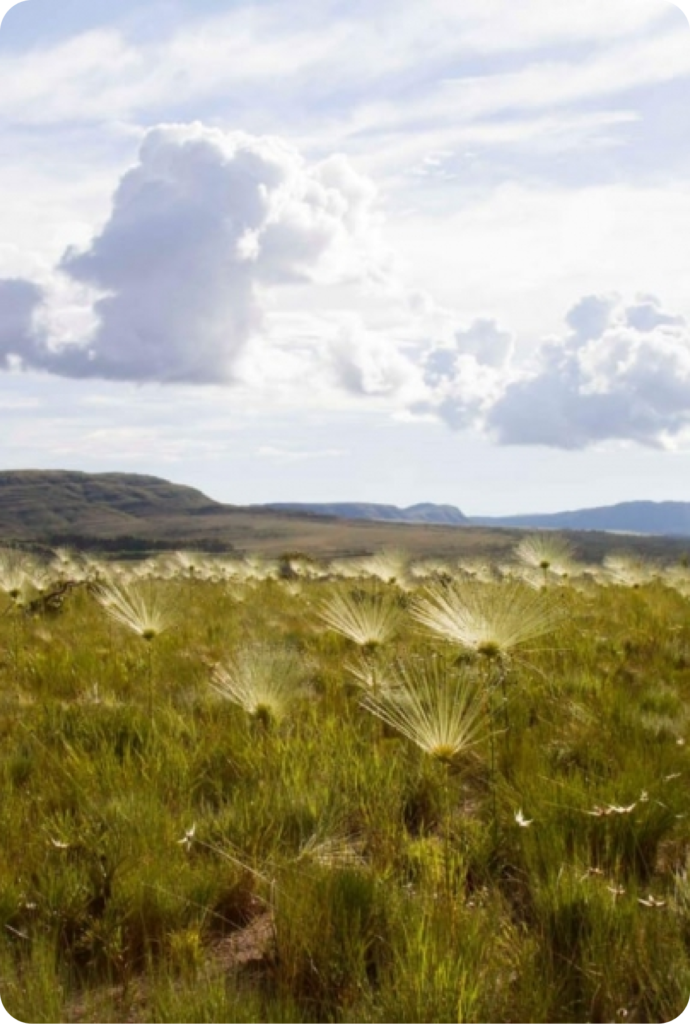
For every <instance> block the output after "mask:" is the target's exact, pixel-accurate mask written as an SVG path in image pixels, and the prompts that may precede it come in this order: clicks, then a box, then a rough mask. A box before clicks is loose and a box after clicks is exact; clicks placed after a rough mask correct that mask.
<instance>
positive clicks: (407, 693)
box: [362, 657, 483, 762]
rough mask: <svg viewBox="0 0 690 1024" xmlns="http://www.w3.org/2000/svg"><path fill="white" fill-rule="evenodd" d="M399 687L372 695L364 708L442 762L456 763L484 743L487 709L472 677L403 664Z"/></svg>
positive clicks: (426, 663) (431, 664) (437, 665)
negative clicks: (483, 724) (470, 750)
mask: <svg viewBox="0 0 690 1024" xmlns="http://www.w3.org/2000/svg"><path fill="white" fill-rule="evenodd" d="M396 682H397V683H398V685H397V686H396V687H395V688H388V689H382V690H379V691H378V692H376V693H368V694H367V695H366V696H365V697H364V699H363V700H362V707H364V708H366V709H367V710H368V711H371V713H372V714H373V715H376V717H377V718H380V719H381V720H382V721H384V722H386V723H387V724H388V725H390V726H392V727H393V728H394V729H397V731H398V732H400V733H402V734H403V736H406V737H407V738H408V739H409V740H411V741H412V742H413V743H416V745H417V746H418V747H420V748H421V749H422V750H423V751H425V753H427V754H429V755H430V756H431V757H433V758H436V759H437V760H439V761H445V762H451V761H454V760H455V759H456V758H457V757H458V756H459V755H461V754H462V753H464V752H465V751H467V750H469V749H471V748H472V747H474V746H475V745H476V744H477V743H478V742H479V741H480V739H481V734H482V713H483V706H482V702H481V699H480V696H479V694H478V692H477V689H476V683H475V680H474V678H473V677H471V676H470V675H468V674H467V672H466V671H461V670H458V669H451V668H450V667H449V666H448V665H447V664H446V662H445V661H444V660H443V659H441V658H433V657H432V658H425V659H421V660H419V661H415V662H411V663H409V664H406V665H403V664H398V667H397V679H396Z"/></svg>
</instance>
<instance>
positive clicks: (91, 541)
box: [0, 470, 690, 561]
mask: <svg viewBox="0 0 690 1024" xmlns="http://www.w3.org/2000/svg"><path fill="white" fill-rule="evenodd" d="M636 506H639V508H640V509H641V510H642V511H643V512H644V511H646V519H645V520H644V522H642V521H641V519H640V517H637V518H635V516H631V515H627V516H626V515H623V516H621V515H618V516H617V517H616V516H614V518H613V519H610V518H606V516H604V518H597V516H598V515H599V514H600V513H607V512H609V511H614V510H607V509H592V510H590V511H591V513H592V514H593V515H594V516H595V518H594V519H592V518H588V513H587V512H582V513H580V512H572V513H563V514H562V516H534V517H529V516H517V517H515V518H514V519H510V520H496V519H489V520H482V521H480V524H479V525H477V520H473V519H470V518H468V517H466V516H465V515H463V513H462V512H460V510H459V509H457V508H455V507H454V506H452V505H434V504H421V505H413V506H412V507H411V508H406V509H398V508H396V506H394V505H375V504H374V505H365V504H358V503H352V504H350V503H348V504H342V503H335V504H332V505H299V504H294V503H291V504H287V505H286V504H283V505H279V506H277V507H276V506H272V507H267V506H250V507H247V506H244V507H243V506H241V505H224V504H221V503H220V502H217V501H213V500H212V499H211V498H209V497H207V496H206V495H205V494H202V493H201V491H197V490H195V489H194V488H193V487H186V486H183V485H181V484H174V483H170V482H169V481H167V480H162V479H160V478H159V477H154V476H143V475H139V474H136V473H78V472H73V471H71V470H64V471H58V470H51V471H43V470H14V471H10V470H6V471H4V472H0V546H1V545H3V544H8V543H24V544H31V545H36V544H37V545H39V546H43V547H53V548H54V547H56V546H57V545H61V544H64V545H66V546H72V547H78V548H84V549H95V550H100V551H109V552H113V553H117V554H123V553H130V554H137V553H144V552H147V551H158V550H162V549H165V548H184V547H196V548H201V549H203V550H208V551H236V552H257V553H259V554H265V555H270V556H276V555H283V554H286V553H298V552H303V553H305V554H309V555H313V556H317V557H325V558H330V557H334V556H337V555H357V554H364V553H366V552H372V551H379V550H381V549H382V548H386V547H388V548H399V549H403V550H405V551H407V552H408V553H409V554H410V555H411V556H416V557H424V556H427V555H434V556H439V557H448V558H459V557H488V558H504V557H509V555H510V552H511V551H512V550H513V549H514V547H515V545H516V544H517V542H518V541H519V539H520V538H521V536H522V530H523V529H524V528H525V527H527V528H537V527H543V528H550V529H553V528H557V529H564V528H567V529H572V530H573V531H574V532H572V534H571V540H572V541H573V542H574V544H575V546H576V549H577V551H578V555H579V556H580V557H582V558H583V559H585V560H590V559H591V560H594V561H596V560H598V559H600V558H601V557H603V555H604V554H606V552H607V551H610V550H611V549H612V548H620V547H621V546H624V547H625V548H626V549H628V550H633V551H638V552H639V553H640V554H643V555H649V556H651V557H663V558H667V557H668V558H677V557H681V556H683V555H685V552H686V550H687V541H685V540H684V539H683V537H687V536H689V535H690V522H689V521H688V510H690V505H684V504H683V503H675V505H674V504H673V503H664V504H662V505H654V504H653V503H652V502H639V503H637V502H635V503H632V506H629V505H626V506H617V508H618V509H623V510H626V509H629V508H630V507H632V508H633V509H634V508H635V507H636ZM673 509H675V517H674V516H671V515H670V513H669V510H673ZM382 510H383V511H382ZM336 512H337V513H338V515H336ZM681 512H684V513H685V517H686V518H685V519H682V516H681V515H680V513H681ZM326 513H328V514H326ZM654 514H656V518H654ZM659 514H661V515H662V516H664V515H665V516H666V518H659ZM346 517H347V518H346ZM563 517H565V518H563ZM572 517H576V518H572ZM577 517H583V518H577ZM643 518H644V517H643ZM603 529H606V530H609V529H613V530H628V531H631V532H634V533H652V532H656V531H658V532H659V533H662V532H663V531H665V530H667V531H668V533H669V534H676V535H677V536H675V537H674V536H645V537H642V536H629V537H625V539H624V540H621V539H620V538H617V537H612V536H611V535H610V534H606V533H603V532H598V531H601V530H603ZM584 531H586V532H584Z"/></svg>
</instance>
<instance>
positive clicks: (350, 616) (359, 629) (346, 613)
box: [318, 593, 402, 649]
mask: <svg viewBox="0 0 690 1024" xmlns="http://www.w3.org/2000/svg"><path fill="white" fill-rule="evenodd" d="M318 615H319V618H320V619H321V621H322V622H324V623H325V624H326V626H328V627H329V628H330V629H332V630H334V631H335V632H336V633H340V634H341V636H346V637H348V638H349V639H350V640H353V641H354V642H355V643H356V644H359V646H360V647H366V648H370V649H373V648H374V647H376V646H377V645H378V644H385V643H386V642H387V641H388V640H390V639H391V637H392V636H393V635H394V633H395V631H396V630H397V628H398V625H399V624H400V621H401V618H402V611H401V609H400V606H399V605H398V604H397V602H396V601H395V598H394V596H393V595H390V594H387V593H377V594H373V595H370V594H366V593H362V594H360V595H355V594H342V593H336V594H334V595H333V596H332V597H331V598H330V599H329V600H328V601H327V602H326V603H325V604H324V605H322V607H321V609H320V610H319V612H318Z"/></svg>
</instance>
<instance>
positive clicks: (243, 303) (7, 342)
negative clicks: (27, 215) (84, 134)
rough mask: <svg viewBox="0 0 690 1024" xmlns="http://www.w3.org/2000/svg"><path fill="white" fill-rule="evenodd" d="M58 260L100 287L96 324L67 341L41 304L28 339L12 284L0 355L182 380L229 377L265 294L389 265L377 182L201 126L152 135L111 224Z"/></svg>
mask: <svg viewBox="0 0 690 1024" xmlns="http://www.w3.org/2000/svg"><path fill="white" fill-rule="evenodd" d="M58 270H59V272H60V274H61V275H62V276H63V277H66V278H68V279H69V280H70V281H71V283H72V284H73V285H79V286H83V289H86V290H88V291H90V292H91V293H93V294H96V295H98V298H97V299H96V300H95V303H94V305H93V313H94V314H95V317H96V325H95V327H94V328H93V329H92V330H91V331H89V332H88V333H87V336H86V337H85V338H83V339H82V343H81V344H79V343H73V342H74V341H75V339H74V338H71V339H70V343H69V344H65V343H64V338H60V337H55V336H54V335H52V336H51V331H50V325H51V323H54V322H55V321H56V320H59V319H60V317H56V316H54V315H50V312H47V313H46V312H45V310H44V311H43V315H42V317H40V316H39V319H42V322H43V324H44V328H45V329H44V332H43V335H42V336H41V337H40V338H39V339H38V340H36V339H35V338H34V337H33V336H31V337H29V336H28V335H27V333H26V331H25V330H24V328H23V326H22V325H19V326H18V325H17V323H16V321H17V318H18V317H19V318H20V319H21V316H22V315H24V314H23V312H22V311H24V309H25V307H24V306H22V305H21V303H22V301H23V302H24V304H25V305H26V303H27V302H28V301H29V299H28V298H27V296H31V300H32V302H33V305H32V307H31V312H32V313H33V312H35V307H36V306H37V304H38V303H37V301H36V300H37V295H36V293H35V292H34V291H31V289H32V288H33V287H34V286H31V285H29V284H28V283H25V285H26V289H27V290H26V291H25V295H24V298H23V299H22V298H21V296H20V295H19V292H18V291H17V287H18V286H17V285H16V284H15V285H11V284H8V285H7V287H8V288H11V287H14V289H15V292H16V295H15V297H14V298H13V299H12V300H11V301H10V302H9V305H8V310H9V313H8V315H7V317H5V316H4V315H3V314H2V313H1V312H0V318H1V319H2V321H3V323H2V326H0V331H2V338H3V339H4V340H3V345H4V351H5V353H6V355H5V358H7V355H8V354H12V355H13V356H15V357H16V358H17V359H20V360H21V361H22V362H23V364H24V365H25V366H27V367H36V368H41V369H47V370H50V371H51V372H54V373H60V374H63V375H65V376H70V377H101V378H106V379H112V380H133V381H162V382H187V383H220V382H223V381H229V380H232V377H233V365H234V363H235V361H236V359H237V357H238V355H239V354H240V353H241V351H242V349H243V348H244V347H245V345H246V344H247V342H248V341H249V339H250V338H252V337H253V336H256V335H258V334H259V333H260V332H261V331H262V329H263V326H264V318H265V306H266V296H267V293H269V292H271V291H275V290H276V289H279V288H280V287H281V286H286V285H293V286H294V285H296V284H300V283H302V284H307V283H319V284H343V283H353V282H355V283H359V284H361V285H370V286H372V285H373V286H374V287H377V286H378V287H382V286H385V283H386V280H387V275H388V269H387V256H386V253H385V251H384V249H383V246H382V243H381V240H380V232H379V218H378V214H377V212H376V190H375V188H374V186H373V185H372V183H371V182H370V181H369V180H368V179H366V178H364V177H362V176H361V175H359V174H358V173H357V172H356V171H355V170H354V169H353V168H352V167H351V165H350V164H349V163H348V161H347V159H346V158H345V157H341V156H333V157H331V158H329V159H327V160H325V161H322V162H320V163H314V164H308V163H307V162H306V161H305V160H304V159H303V158H302V157H301V155H300V154H299V153H298V151H297V150H296V149H294V147H292V146H290V145H288V144H287V143H285V142H283V141H282V140H280V139H277V138H272V137H256V136H250V135H246V134H243V133H237V132H232V133H225V132H221V131H218V130H215V129H211V128H207V127H205V126H203V125H201V124H192V125H166V126H159V127H157V128H155V129H152V130H151V131H149V132H148V133H147V135H146V137H145V139H144V141H143V143H142V146H141V149H140V152H139V159H138V162H137V164H136V166H134V167H133V168H132V169H131V170H129V171H128V172H127V173H126V174H125V175H124V177H123V178H122V180H121V182H120V184H119V187H118V189H117V191H116V193H115V196H114V199H113V206H112V211H111V214H110V217H109V219H108V221H107V223H106V224H105V225H104V227H103V228H102V230H101V231H100V233H99V234H98V235H97V236H96V237H95V238H94V239H93V240H92V242H91V244H90V245H89V246H88V248H87V249H85V250H84V251H78V250H76V249H74V248H72V249H69V250H68V251H67V252H66V253H65V255H64V257H63V259H62V262H61V264H60V267H59V268H58ZM58 276H59V275H58ZM13 303H14V304H13ZM15 306H16V310H15ZM88 313H89V309H88V308H84V309H82V311H81V320H82V321H87V320H88ZM63 319H64V318H63ZM72 319H73V320H74V321H75V322H78V321H79V319H80V316H79V311H78V310H76V311H75V310H74V309H72Z"/></svg>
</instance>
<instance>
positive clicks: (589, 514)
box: [470, 501, 690, 537]
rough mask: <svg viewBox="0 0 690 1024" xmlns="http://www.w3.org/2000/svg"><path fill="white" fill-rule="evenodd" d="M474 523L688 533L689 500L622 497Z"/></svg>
mask: <svg viewBox="0 0 690 1024" xmlns="http://www.w3.org/2000/svg"><path fill="white" fill-rule="evenodd" d="M470 522H471V523H473V524H474V525H475V526H517V527H522V528H525V527H527V528H529V529H550V530H611V531H616V532H620V533H644V534H656V535H665V536H675V537H688V536H690V502H687V501H624V502H621V503H620V504H618V505H607V506H603V507H601V508H583V509H578V510H576V511H572V512H554V513H551V514H535V515H522V516H500V517H496V516H474V517H472V519H471V520H470Z"/></svg>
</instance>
